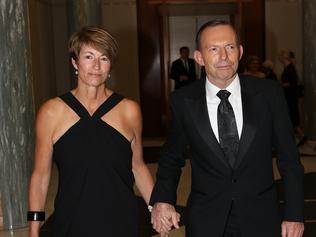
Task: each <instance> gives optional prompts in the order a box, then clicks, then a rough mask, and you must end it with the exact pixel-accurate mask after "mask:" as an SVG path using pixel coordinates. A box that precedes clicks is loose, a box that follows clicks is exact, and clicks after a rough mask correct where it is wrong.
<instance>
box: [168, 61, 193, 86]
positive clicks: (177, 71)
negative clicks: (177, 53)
mask: <svg viewBox="0 0 316 237" xmlns="http://www.w3.org/2000/svg"><path fill="white" fill-rule="evenodd" d="M188 66H189V71H187V70H186V68H185V67H184V65H183V62H182V60H181V58H179V59H177V60H175V61H174V62H173V63H172V65H171V72H170V78H171V79H173V80H175V89H179V88H180V87H182V86H185V85H188V84H190V83H191V82H193V81H195V80H196V71H195V61H194V60H193V59H191V58H189V59H188ZM180 76H187V77H188V78H189V80H187V81H180Z"/></svg>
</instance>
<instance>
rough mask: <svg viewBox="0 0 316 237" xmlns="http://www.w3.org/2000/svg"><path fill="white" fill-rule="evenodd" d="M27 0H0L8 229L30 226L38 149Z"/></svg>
mask: <svg viewBox="0 0 316 237" xmlns="http://www.w3.org/2000/svg"><path fill="white" fill-rule="evenodd" d="M27 5H28V1H27V0H0V32H1V33H0V118H1V122H0V192H1V195H0V196H1V205H2V212H3V224H4V227H5V228H6V229H14V228H17V227H23V226H26V225H27V220H26V212H27V189H28V180H29V176H30V173H31V166H32V160H33V150H34V145H33V144H34V135H33V131H34V106H33V95H32V81H31V67H30V66H31V63H30V40H29V23H28V6H27Z"/></svg>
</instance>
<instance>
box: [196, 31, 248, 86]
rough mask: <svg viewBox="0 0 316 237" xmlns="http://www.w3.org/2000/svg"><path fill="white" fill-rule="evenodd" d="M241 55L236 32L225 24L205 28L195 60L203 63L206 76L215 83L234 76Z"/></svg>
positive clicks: (225, 80) (227, 80) (223, 81)
mask: <svg viewBox="0 0 316 237" xmlns="http://www.w3.org/2000/svg"><path fill="white" fill-rule="evenodd" d="M241 55H242V47H241V46H238V45H237V36H236V33H235V32H234V30H233V29H232V28H231V27H230V26H226V25H220V26H215V27H208V28H206V29H205V30H204V31H203V32H202V34H201V38H200V51H195V59H196V61H197V62H198V63H199V64H200V65H205V70H206V74H207V77H208V79H209V81H210V82H212V83H214V84H215V85H217V84H218V83H220V84H223V83H225V82H229V80H231V79H233V78H234V77H235V75H236V73H237V68H238V62H239V59H240V58H241Z"/></svg>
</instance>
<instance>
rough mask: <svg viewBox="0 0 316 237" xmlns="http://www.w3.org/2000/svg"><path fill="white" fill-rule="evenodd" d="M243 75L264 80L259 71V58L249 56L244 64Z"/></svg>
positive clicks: (262, 74) (263, 75)
mask: <svg viewBox="0 0 316 237" xmlns="http://www.w3.org/2000/svg"><path fill="white" fill-rule="evenodd" d="M244 75H248V76H253V77H258V78H265V77H266V76H265V74H264V73H263V72H262V71H261V63H260V58H259V57H258V56H254V55H253V56H249V57H248V58H247V62H246V71H245V72H244Z"/></svg>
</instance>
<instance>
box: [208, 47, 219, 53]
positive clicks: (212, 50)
mask: <svg viewBox="0 0 316 237" xmlns="http://www.w3.org/2000/svg"><path fill="white" fill-rule="evenodd" d="M209 51H210V52H212V53H215V52H217V51H218V49H217V48H215V47H212V48H210V49H209Z"/></svg>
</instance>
